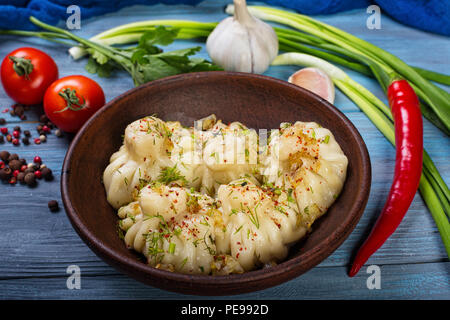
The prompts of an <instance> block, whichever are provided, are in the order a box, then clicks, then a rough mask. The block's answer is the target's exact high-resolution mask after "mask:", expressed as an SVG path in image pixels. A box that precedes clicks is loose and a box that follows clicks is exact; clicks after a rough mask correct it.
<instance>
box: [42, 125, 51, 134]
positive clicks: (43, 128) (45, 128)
mask: <svg viewBox="0 0 450 320" xmlns="http://www.w3.org/2000/svg"><path fill="white" fill-rule="evenodd" d="M42 131H44V132H45V133H49V132H50V131H51V130H50V128H49V127H48V126H47V125H44V126H43V127H42Z"/></svg>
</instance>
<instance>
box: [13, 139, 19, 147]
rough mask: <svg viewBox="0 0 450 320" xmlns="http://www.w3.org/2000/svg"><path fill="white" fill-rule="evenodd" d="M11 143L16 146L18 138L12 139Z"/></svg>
mask: <svg viewBox="0 0 450 320" xmlns="http://www.w3.org/2000/svg"><path fill="white" fill-rule="evenodd" d="M12 144H13V145H15V146H18V145H19V144H20V141H19V139H16V138H14V139H12Z"/></svg>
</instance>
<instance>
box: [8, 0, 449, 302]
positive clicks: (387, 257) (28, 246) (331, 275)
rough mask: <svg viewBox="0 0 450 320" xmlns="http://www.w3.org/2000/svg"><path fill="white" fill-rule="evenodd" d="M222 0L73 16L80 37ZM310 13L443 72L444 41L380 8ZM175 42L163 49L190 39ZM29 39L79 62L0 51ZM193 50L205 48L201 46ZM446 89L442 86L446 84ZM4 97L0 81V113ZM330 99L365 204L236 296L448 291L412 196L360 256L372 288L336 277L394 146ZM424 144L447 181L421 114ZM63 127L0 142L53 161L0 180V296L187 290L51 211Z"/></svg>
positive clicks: (424, 217)
mask: <svg viewBox="0 0 450 320" xmlns="http://www.w3.org/2000/svg"><path fill="white" fill-rule="evenodd" d="M226 2H227V1H212V0H208V1H205V2H203V3H201V4H200V5H198V6H196V7H190V6H164V5H157V6H151V7H150V6H133V7H129V8H125V9H123V10H121V11H119V12H116V13H112V14H108V15H105V16H102V17H100V18H95V19H89V20H83V21H82V29H81V30H80V31H78V34H79V35H81V36H85V37H88V36H91V35H94V34H96V33H98V32H101V31H103V30H105V29H108V28H111V27H114V26H117V25H119V24H123V23H127V22H133V21H139V20H146V19H165V18H175V19H190V20H198V21H219V20H221V19H222V18H224V17H225V14H223V12H222V8H223V6H224V4H225V3H226ZM318 18H319V19H320V20H322V21H325V22H327V23H330V24H332V25H335V26H338V27H339V28H342V29H344V30H346V31H349V32H351V33H353V34H355V35H357V36H359V37H361V38H364V39H366V40H368V41H370V42H372V43H374V44H376V45H378V46H380V47H382V48H384V49H387V50H389V51H391V52H392V53H394V54H396V55H398V56H400V57H401V58H402V59H403V60H404V61H406V62H408V63H410V64H412V65H417V66H420V67H424V68H428V69H431V70H436V71H440V72H444V73H447V74H448V73H450V69H449V57H450V41H449V39H448V38H445V37H442V36H438V35H433V34H429V33H425V32H421V31H418V30H413V29H410V28H407V27H405V26H402V25H400V24H398V23H396V22H394V21H392V20H391V19H389V18H388V17H386V16H383V17H382V29H381V30H368V29H367V28H366V25H365V21H366V18H367V14H366V13H365V10H354V11H351V12H344V13H340V14H336V15H331V16H321V17H318ZM198 44H199V43H193V42H188V41H178V42H176V43H175V44H173V45H171V46H170V47H171V48H182V47H187V46H193V45H198ZM24 45H30V46H36V47H38V48H40V49H43V50H45V51H46V52H48V53H49V54H50V55H51V56H52V57H53V58H54V59H55V61H56V62H57V64H58V66H59V69H60V75H61V76H66V75H70V74H84V75H87V76H89V74H87V72H85V71H84V69H83V67H84V64H85V61H79V62H74V61H72V60H71V58H70V57H69V56H68V55H67V53H66V51H65V49H63V48H61V47H59V46H57V45H54V44H49V43H46V42H44V41H41V40H36V39H29V38H22V39H18V38H13V37H1V38H0V57H4V56H5V55H6V54H7V53H8V52H10V51H12V50H13V49H14V48H17V47H20V46H24ZM200 55H201V56H203V57H207V54H206V51H205V50H204V49H203V50H202V52H201V53H200ZM296 69H297V68H296V67H290V66H283V67H271V68H270V69H269V70H268V71H267V72H266V75H269V76H273V77H277V78H280V79H287V78H288V76H289V75H290V74H291V73H293V72H294V71H296ZM349 74H350V75H351V76H352V77H353V78H354V79H355V80H357V81H358V82H360V83H362V84H363V85H364V86H366V87H367V88H368V89H370V90H371V91H372V92H373V93H375V94H376V95H377V96H378V97H380V98H382V100H384V101H385V98H384V95H383V92H382V91H381V89H380V88H379V86H378V85H377V84H376V82H375V81H374V80H372V79H368V78H366V77H363V76H360V75H358V74H356V73H354V72H349ZM93 78H94V79H95V80H96V81H98V82H99V83H100V85H101V86H102V87H103V89H104V90H105V94H106V97H107V100H108V101H109V100H111V99H112V98H114V97H115V96H117V95H119V94H121V93H123V92H124V91H126V90H128V89H130V88H132V87H133V84H132V81H131V79H130V78H129V77H128V75H126V74H124V73H117V74H115V75H114V76H113V77H112V78H110V79H101V78H98V77H96V76H94V77H93ZM446 90H448V88H446ZM11 104H12V101H11V100H10V99H9V98H8V97H7V96H6V94H5V93H4V91H3V89H0V112H1V111H2V110H4V109H5V108H8V107H9V106H10V105H11ZM335 105H336V106H337V107H338V108H339V109H340V110H342V111H343V112H344V113H345V114H346V115H347V116H348V117H349V119H350V120H351V121H352V122H353V123H354V124H355V125H356V127H357V128H358V130H359V131H360V132H361V134H362V136H363V138H364V140H365V141H366V144H367V147H368V149H369V153H370V156H371V161H372V170H373V182H372V190H371V195H370V199H369V203H368V205H367V208H366V211H365V213H364V215H363V217H362V218H361V220H360V222H359V224H358V225H357V227H356V229H355V230H354V232H353V233H352V234H351V235H350V237H349V238H348V239H347V240H346V241H345V242H344V243H343V244H342V246H341V247H340V248H338V249H337V250H336V251H335V252H334V253H333V254H332V255H331V256H330V257H329V258H328V259H326V260H325V261H323V262H322V263H321V264H320V265H319V266H318V267H316V268H314V269H313V270H311V271H310V272H308V273H306V274H305V275H303V276H301V277H298V278H297V279H294V280H292V281H290V282H287V283H285V284H282V285H280V286H277V287H275V288H271V289H268V290H264V291H261V292H256V293H251V294H246V295H240V296H236V297H235V298H237V299H248V298H253V299H258V298H268V299H303V298H306V299H309V298H319V299H320V298H323V299H338V298H344V299H353V298H359V299H361V298H367V299H374V298H382V299H393V298H409V299H416V298H422V299H434V298H444V299H449V298H450V284H449V274H450V263H449V262H448V258H447V255H446V252H445V249H444V247H443V245H442V242H441V239H440V237H439V233H438V231H437V229H436V226H435V224H434V221H433V219H432V218H431V215H430V214H429V212H428V211H427V209H426V207H425V206H424V203H423V201H422V199H421V197H420V196H419V195H417V196H416V198H415V200H414V202H413V204H412V206H411V209H410V210H409V212H408V214H407V215H406V217H405V219H404V221H403V222H402V224H401V225H400V227H399V229H398V230H397V231H396V232H395V233H394V235H393V236H392V237H391V239H390V240H389V241H388V242H387V243H386V244H385V245H384V246H383V247H382V248H381V249H380V250H379V251H378V252H377V253H376V254H375V255H374V256H373V257H372V258H371V259H370V260H369V264H377V265H379V266H381V279H382V284H381V286H382V287H381V290H369V289H367V286H366V279H367V277H368V276H369V275H368V274H366V273H365V269H363V270H362V272H360V274H359V275H358V277H356V278H354V279H350V278H348V277H347V276H346V268H347V267H348V263H349V259H350V257H351V256H352V254H353V253H354V250H355V249H356V248H357V246H358V245H359V244H360V243H361V241H362V240H363V239H364V237H365V236H366V235H367V233H368V231H369V230H370V226H371V224H372V223H373V222H374V220H375V219H376V216H377V214H378V212H379V211H380V210H381V208H382V206H383V204H384V201H385V199H386V196H387V193H388V190H389V186H390V181H391V179H392V173H393V169H394V157H395V155H394V149H393V148H392V146H391V145H390V144H389V143H388V142H387V140H386V139H384V137H383V136H382V135H381V134H380V133H379V132H378V130H377V129H376V128H375V127H374V125H373V124H372V123H371V122H370V121H369V120H368V119H367V118H366V117H365V115H364V114H362V113H361V112H360V111H359V109H358V108H357V107H356V106H355V105H354V104H353V103H352V102H351V101H349V100H348V99H347V98H346V97H345V96H344V95H342V94H341V93H340V92H337V95H336V101H335ZM41 112H42V110H32V111H29V112H27V116H28V120H27V121H25V122H22V121H18V118H12V117H11V116H10V115H9V114H8V113H0V118H2V117H3V118H6V120H7V121H8V125H7V126H8V127H9V128H12V127H13V126H14V125H20V126H21V127H22V130H27V129H28V130H31V131H32V132H33V135H36V132H35V129H34V128H35V127H36V125H37V123H36V121H37V117H38V115H39V114H40V113H41ZM424 134H425V145H426V148H427V150H428V152H429V153H430V155H431V157H432V158H433V160H434V161H435V164H436V166H437V167H438V169H439V170H440V172H441V174H442V175H443V176H444V180H445V181H446V182H447V183H449V182H450V163H449V161H448V160H449V158H450V139H448V138H447V137H445V136H444V135H443V134H442V133H441V132H440V131H439V130H437V129H436V128H434V127H433V126H432V125H430V124H429V123H427V122H426V123H425V133H424ZM70 138H71V137H70V136H68V135H66V136H65V137H63V138H56V137H55V136H53V135H52V136H49V139H48V142H46V143H45V144H41V145H39V146H36V145H30V146H23V145H22V146H20V147H13V146H12V145H11V144H4V145H0V150H4V149H6V150H8V151H10V152H11V151H14V152H16V153H18V154H19V155H20V156H21V157H25V158H26V159H27V160H28V161H31V160H32V159H33V157H34V156H35V155H40V156H41V157H42V158H43V160H44V163H46V164H47V165H48V166H49V167H50V168H52V169H53V171H54V173H55V180H54V181H52V182H41V183H40V184H39V186H38V187H37V188H33V189H30V188H27V187H24V186H21V185H16V186H9V185H3V184H2V185H0V219H1V223H0V243H1V245H0V257H1V258H0V298H2V299H22V298H53V299H58V298H63V299H72V298H75V299H101V298H125V299H130V298H136V299H148V298H150V299H156V298H173V299H183V298H192V297H190V296H184V295H179V294H175V293H169V292H166V291H162V290H159V289H155V288H152V287H149V286H145V285H142V284H140V283H138V282H136V281H134V280H132V279H129V278H128V277H126V276H123V275H121V274H119V273H118V272H117V271H115V270H114V269H113V268H111V267H110V266H108V265H107V264H105V263H104V262H103V261H101V260H100V259H99V258H98V257H96V256H95V255H94V254H93V253H92V252H91V251H90V250H89V248H88V247H87V246H86V245H85V244H84V243H83V242H82V241H81V240H80V238H79V237H78V235H77V234H76V233H75V231H74V230H73V229H72V227H71V225H70V223H69V221H68V219H67V217H66V215H65V213H64V211H63V210H62V211H60V212H59V213H55V214H52V213H50V212H49V211H48V209H47V202H48V201H49V200H51V199H57V200H58V201H59V202H60V204H61V205H62V203H61V200H60V188H59V178H60V172H59V171H60V168H61V166H62V162H63V159H64V155H65V151H66V150H67V147H68V145H69V143H70ZM73 264H74V265H78V266H80V268H81V272H82V289H81V290H68V289H67V288H66V279H67V276H68V275H67V274H66V269H67V267H68V266H69V265H73Z"/></svg>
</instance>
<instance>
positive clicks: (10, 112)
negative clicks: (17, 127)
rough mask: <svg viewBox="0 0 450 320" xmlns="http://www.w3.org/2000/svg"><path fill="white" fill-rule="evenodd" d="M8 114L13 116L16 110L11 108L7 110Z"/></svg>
mask: <svg viewBox="0 0 450 320" xmlns="http://www.w3.org/2000/svg"><path fill="white" fill-rule="evenodd" d="M9 114H10V115H11V117H14V116H15V115H16V111H15V110H14V109H11V110H10V111H9Z"/></svg>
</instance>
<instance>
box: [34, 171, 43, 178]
mask: <svg viewBox="0 0 450 320" xmlns="http://www.w3.org/2000/svg"><path fill="white" fill-rule="evenodd" d="M34 175H35V176H36V178H38V179H41V178H42V172H41V171H40V170H36V171H35V172H34Z"/></svg>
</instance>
